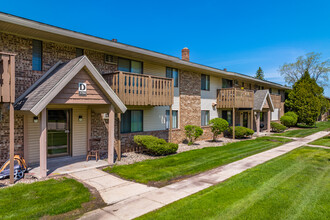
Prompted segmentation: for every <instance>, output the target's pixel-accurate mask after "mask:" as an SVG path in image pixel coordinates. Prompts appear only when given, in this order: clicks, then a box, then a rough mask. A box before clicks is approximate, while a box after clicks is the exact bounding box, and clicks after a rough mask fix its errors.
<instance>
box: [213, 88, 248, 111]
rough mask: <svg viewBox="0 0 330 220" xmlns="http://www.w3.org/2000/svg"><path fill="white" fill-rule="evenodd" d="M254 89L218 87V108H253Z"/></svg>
mask: <svg viewBox="0 0 330 220" xmlns="http://www.w3.org/2000/svg"><path fill="white" fill-rule="evenodd" d="M253 105H254V92H253V91H252V90H246V89H237V88H227V89H218V98H217V108H253Z"/></svg>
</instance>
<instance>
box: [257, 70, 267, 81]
mask: <svg viewBox="0 0 330 220" xmlns="http://www.w3.org/2000/svg"><path fill="white" fill-rule="evenodd" d="M255 78H256V79H261V80H265V76H264V71H263V70H262V69H261V67H259V69H258V70H257V72H256V76H255Z"/></svg>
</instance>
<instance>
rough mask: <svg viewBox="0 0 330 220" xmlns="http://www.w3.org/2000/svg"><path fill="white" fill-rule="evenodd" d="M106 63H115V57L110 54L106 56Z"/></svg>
mask: <svg viewBox="0 0 330 220" xmlns="http://www.w3.org/2000/svg"><path fill="white" fill-rule="evenodd" d="M104 62H105V63H110V64H111V63H114V61H113V56H112V55H109V54H104Z"/></svg>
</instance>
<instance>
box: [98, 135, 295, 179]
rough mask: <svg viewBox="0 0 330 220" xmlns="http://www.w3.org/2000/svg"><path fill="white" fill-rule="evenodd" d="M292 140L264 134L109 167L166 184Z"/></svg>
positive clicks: (131, 176) (124, 175)
mask: <svg viewBox="0 0 330 220" xmlns="http://www.w3.org/2000/svg"><path fill="white" fill-rule="evenodd" d="M289 141H291V140H290V139H286V138H278V137H260V138H257V139H254V140H247V141H240V142H235V143H230V144H227V145H225V146H222V147H207V148H203V149H198V150H191V151H186V152H183V153H179V154H175V155H171V156H167V157H163V158H160V159H154V160H146V161H142V162H138V163H135V164H131V165H122V166H114V167H112V168H111V167H108V168H105V169H104V171H107V172H109V173H114V174H116V175H119V176H120V177H122V178H125V179H128V180H133V181H136V182H140V183H145V184H149V185H155V186H163V185H166V184H168V183H170V182H171V181H174V180H176V179H182V178H184V177H187V176H191V175H194V174H198V173H201V172H203V171H206V170H210V169H212V168H215V167H218V166H222V165H224V164H228V163H231V162H234V161H237V160H240V159H242V158H245V157H248V156H250V155H253V154H257V153H259V152H262V151H265V150H269V149H271V148H274V147H277V146H279V145H282V144H284V143H287V142H289Z"/></svg>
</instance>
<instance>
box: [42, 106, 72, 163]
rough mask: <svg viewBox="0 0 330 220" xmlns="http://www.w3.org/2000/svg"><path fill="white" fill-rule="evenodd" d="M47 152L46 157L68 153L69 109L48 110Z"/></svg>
mask: <svg viewBox="0 0 330 220" xmlns="http://www.w3.org/2000/svg"><path fill="white" fill-rule="evenodd" d="M47 113H48V120H47V153H48V157H56V156H64V155H69V153H70V110H48V112H47Z"/></svg>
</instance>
